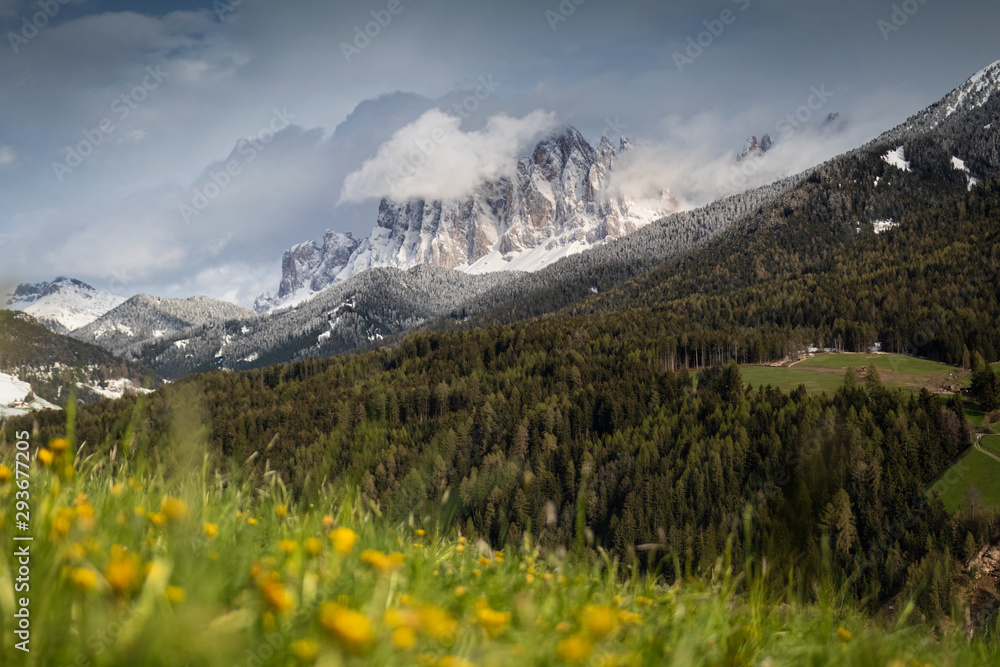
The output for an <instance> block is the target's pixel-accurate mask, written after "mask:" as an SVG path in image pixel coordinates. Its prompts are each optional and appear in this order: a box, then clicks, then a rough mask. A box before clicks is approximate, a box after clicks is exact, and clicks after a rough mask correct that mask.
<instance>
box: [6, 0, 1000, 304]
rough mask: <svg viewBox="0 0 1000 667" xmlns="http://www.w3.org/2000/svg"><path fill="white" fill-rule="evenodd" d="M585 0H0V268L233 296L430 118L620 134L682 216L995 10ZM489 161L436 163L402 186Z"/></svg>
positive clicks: (121, 288)
mask: <svg viewBox="0 0 1000 667" xmlns="http://www.w3.org/2000/svg"><path fill="white" fill-rule="evenodd" d="M579 1H580V0H564V1H563V2H561V3H560V1H559V0H549V1H547V0H539V1H536V2H524V1H514V2H510V1H508V2H502V3H501V2H457V1H451V0H438V1H435V0H399V1H398V4H394V3H392V2H390V0H374V1H371V2H319V1H315V0H314V1H309V0H287V1H285V2H277V1H276V0H270V1H269V0H243V1H242V2H240V1H239V0H218V1H215V0H213V1H202V2H198V1H193V0H192V1H187V2H155V3H154V2H146V3H137V2H127V1H125V0H116V1H106V2H102V1H97V0H94V1H88V0H71V1H69V2H66V4H62V3H60V2H59V0H51V1H49V0H41V2H39V0H30V1H25V0H0V34H2V36H3V39H2V42H0V201H2V202H3V205H2V208H0V255H2V260H0V273H2V275H0V280H3V281H7V282H11V281H12V282H23V281H37V280H45V279H51V278H54V277H55V276H56V275H71V276H73V277H77V278H80V279H82V280H86V281H87V282H90V283H91V284H93V285H94V286H95V287H98V288H101V289H107V290H113V291H116V292H117V293H119V294H122V295H130V294H133V293H136V292H138V291H145V292H152V293H156V294H160V295H163V296H189V295H193V294H208V295H211V296H216V297H222V298H227V299H230V300H234V301H239V302H241V303H249V302H250V301H252V299H253V297H254V296H256V294H257V293H259V292H260V291H263V290H265V289H273V288H274V287H275V286H276V284H277V277H278V272H279V262H280V257H281V253H282V251H283V250H284V249H286V248H287V247H289V246H291V245H293V244H295V243H298V242H301V241H305V240H307V239H316V238H320V237H321V236H322V233H323V231H324V230H325V229H327V228H332V229H336V230H338V231H350V232H353V233H354V234H355V235H357V236H364V235H367V233H368V232H369V231H370V229H371V227H372V225H373V224H374V220H375V214H376V211H377V207H378V197H379V196H382V195H388V194H392V189H391V188H387V189H386V191H384V192H380V191H379V188H378V187H377V186H371V187H365V188H358V187H349V188H347V189H345V187H344V183H345V179H346V180H348V182H349V183H350V182H356V180H355V181H350V179H349V177H350V175H351V174H353V173H356V172H359V171H360V170H361V169H362V167H363V166H364V165H365V164H366V162H367V161H370V160H372V158H375V157H376V156H377V155H380V154H381V155H383V156H385V154H386V151H390V150H391V147H392V146H393V145H398V144H399V142H398V141H397V142H395V144H394V143H392V142H390V139H392V137H393V136H394V135H395V134H396V133H397V132H400V131H404V135H402V136H409V135H406V134H405V131H411V132H412V131H415V129H414V128H419V127H422V126H424V125H427V122H426V121H427V119H428V118H433V117H436V116H428V115H427V114H434V113H436V112H434V110H435V109H439V110H441V112H444V113H445V114H451V115H453V116H457V117H459V118H460V120H461V122H460V123H455V127H453V128H452V127H451V125H450V124H449V128H450V129H449V131H451V132H454V133H456V134H457V133H462V134H463V137H462V139H463V142H465V143H463V145H466V144H468V143H469V142H472V143H475V142H480V143H481V145H482V146H483V147H484V148H485V147H489V148H490V150H491V151H492V154H494V155H496V156H506V155H511V154H516V153H517V152H518V151H521V152H523V151H525V150H527V149H528V148H529V147H530V145H531V143H532V142H533V141H534V140H535V139H537V137H538V136H540V135H541V134H542V133H544V132H546V131H549V130H551V129H552V128H554V127H558V126H559V125H563V124H572V125H574V126H576V127H577V128H578V129H580V130H581V131H582V132H583V133H584V135H585V136H586V137H587V138H588V139H589V140H591V141H593V142H596V141H597V140H598V139H599V138H600V136H601V135H602V134H609V135H612V138H613V139H617V135H618V134H620V133H625V134H627V135H629V136H630V137H631V138H632V139H633V140H635V141H636V142H637V143H638V144H640V145H641V146H643V147H644V148H645V150H646V155H647V156H648V160H647V161H646V162H642V163H640V164H637V165H634V168H633V170H632V171H631V172H630V174H629V177H630V185H633V186H634V187H636V188H640V189H641V188H654V189H655V188H657V187H659V188H666V189H670V190H671V191H674V192H675V194H678V197H679V198H680V199H681V200H682V201H683V202H684V203H685V204H686V205H691V206H693V205H697V204H700V203H704V202H706V201H707V200H710V199H711V198H713V197H715V196H718V195H721V194H725V193H726V191H727V190H726V188H727V187H729V186H727V185H725V184H728V183H730V180H729V179H727V178H724V177H723V176H724V174H723V172H725V171H726V169H728V168H729V166H730V165H731V161H732V154H733V153H734V152H735V151H738V150H739V149H740V147H741V145H742V143H743V140H744V139H745V138H746V137H748V136H750V135H752V134H756V135H760V134H762V133H764V132H770V133H771V134H772V135H775V134H776V130H777V128H778V127H779V126H778V123H779V121H781V119H782V118H784V117H786V116H787V114H789V113H794V112H796V110H798V109H800V108H801V107H802V105H804V104H805V103H806V102H807V101H808V100H809V99H810V96H811V95H813V92H812V91H813V89H814V88H815V89H819V90H824V91H829V96H828V98H827V99H825V101H824V102H823V103H822V104H820V105H818V106H819V109H817V110H816V111H815V112H814V117H811V118H809V119H808V122H806V123H803V127H802V128H801V129H800V131H798V132H796V133H795V135H794V136H789V137H787V138H786V140H785V141H784V142H783V143H784V148H783V149H782V151H779V152H778V153H776V157H775V158H773V160H772V162H771V163H769V164H768V165H767V166H766V168H764V169H762V170H761V172H760V173H759V174H755V176H754V178H755V179H757V180H759V181H764V180H767V179H770V178H773V177H776V176H779V175H782V174H784V173H790V172H792V171H795V170H798V169H801V168H804V167H807V166H810V165H811V164H812V163H815V162H819V161H821V160H823V159H826V158H829V157H832V156H833V155H836V154H837V153H839V152H842V151H844V150H847V149H849V148H851V147H853V146H856V145H858V144H860V143H862V142H863V141H865V140H867V139H869V138H871V137H873V136H875V135H877V134H878V133H879V132H880V131H882V130H885V129H888V128H889V127H891V126H892V125H894V124H896V123H898V122H901V121H902V120H904V119H905V118H906V117H908V116H909V115H910V114H912V113H915V112H916V111H918V110H920V109H921V108H923V107H924V106H926V105H928V104H930V103H932V102H934V101H936V100H937V99H939V98H940V97H942V96H943V95H945V94H946V93H948V92H949V91H950V90H951V89H952V88H954V87H955V86H957V85H959V84H961V83H962V82H963V81H964V80H965V79H966V78H968V77H969V76H971V75H972V74H973V73H975V72H976V71H977V70H979V69H981V68H982V67H985V66H987V65H988V64H990V63H992V62H994V61H996V60H997V59H1000V49H998V48H997V46H996V45H997V41H996V34H997V29H998V28H1000V6H998V5H997V3H985V2H968V1H965V2H963V1H949V2H945V1H944V0H924V2H920V0H907V2H905V3H902V2H898V3H893V2H879V1H875V2H872V1H870V0H869V1H865V2H861V1H858V0H852V1H846V2H838V3H831V2H812V1H810V2H801V1H800V2H792V1H790V0H719V1H717V2H694V1H693V0H688V1H683V2H659V3H653V2H636V1H631V2H629V1H625V2H611V1H610V0H586V1H585V2H582V3H581V4H576V2H579ZM46 12H47V13H46ZM373 12H374V14H373ZM40 13H41V14H40ZM379 20H381V21H382V23H381V24H378V23H372V22H373V21H376V22H377V21H379ZM32 22H34V23H35V24H36V25H31V23H32ZM880 22H881V23H880ZM39 26H40V27H39ZM366 29H367V30H368V32H369V34H370V35H373V36H370V37H368V36H363V37H359V36H358V35H359V33H360V34H363V33H364V31H365V30H366ZM699 40H700V42H701V45H700V46H697V47H695V46H692V42H693V43H697V42H698V41H699ZM345 45H347V46H346V47H345ZM484 82H487V83H484ZM477 94H478V95H479V97H480V99H478V100H475V103H474V104H469V102H468V101H469V100H470V98H475V96H476V95H477ZM824 97H825V98H826V97H827V96H824ZM814 99H815V98H814ZM463 103H464V104H466V105H467V107H466V108H469V107H475V108H474V110H473V111H466V112H465V113H460V112H456V111H455V109H456V105H462V104H463ZM830 112H838V113H840V118H839V120H838V123H837V124H836V126H835V127H827V126H823V123H822V121H823V119H824V118H825V117H826V115H827V114H828V113H830ZM459 113H460V115H459ZM421 123H422V124H421ZM380 148H382V149H383V150H382V153H380ZM80 152H84V153H86V155H79V153H80ZM74 153H76V155H74ZM389 157H390V158H391V156H389ZM375 166H377V165H375ZM369 167H370V168H371V167H372V165H371V164H369ZM484 167H489V165H488V164H487V165H483V164H481V163H477V164H472V165H469V164H464V163H461V162H459V163H456V162H454V161H449V160H445V159H444V158H443V157H442V158H441V159H436V160H432V164H430V165H429V166H428V168H427V170H426V173H424V174H422V175H421V179H423V180H422V181H421V183H419V184H418V185H419V187H418V188H417V190H418V191H420V192H422V193H423V194H426V195H427V196H434V194H435V193H437V192H448V193H449V194H453V189H442V186H443V185H444V184H446V183H448V184H450V185H454V184H453V183H449V180H450V179H449V176H450V175H453V174H454V173H456V170H468V169H472V170H475V169H483V168H484ZM487 172H488V169H485V171H484V173H487ZM476 173H478V172H476ZM751 184H752V183H751ZM206 188H207V189H208V190H207V192H208V194H210V195H213V196H211V197H209V196H207V195H206ZM199 198H200V199H199ZM199 204H206V205H205V206H204V207H200V206H198V205H199ZM185 207H187V208H185ZM192 210H194V211H196V213H194V214H192V213H191V211H192Z"/></svg>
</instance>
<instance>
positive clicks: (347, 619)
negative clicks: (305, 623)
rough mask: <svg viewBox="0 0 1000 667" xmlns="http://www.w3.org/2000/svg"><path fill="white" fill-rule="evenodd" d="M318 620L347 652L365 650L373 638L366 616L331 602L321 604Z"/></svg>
mask: <svg viewBox="0 0 1000 667" xmlns="http://www.w3.org/2000/svg"><path fill="white" fill-rule="evenodd" d="M319 621H320V623H321V624H322V625H323V627H324V628H326V629H327V631H328V632H329V633H330V634H331V635H332V636H333V638H334V639H336V640H337V642H338V643H339V644H340V645H341V646H342V647H343V648H344V649H345V650H346V651H347V652H349V653H355V654H360V653H364V652H366V651H367V650H368V648H369V647H370V646H371V643H372V641H373V640H374V639H375V634H374V633H373V632H372V627H371V623H370V622H369V621H368V618H367V617H366V616H364V615H362V614H360V613H358V612H356V611H354V610H353V609H347V608H346V607H342V606H340V605H339V604H335V603H333V602H327V603H326V604H324V605H323V606H322V608H321V609H320V617H319Z"/></svg>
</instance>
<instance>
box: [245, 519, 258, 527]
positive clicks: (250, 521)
mask: <svg viewBox="0 0 1000 667" xmlns="http://www.w3.org/2000/svg"><path fill="white" fill-rule="evenodd" d="M247 523H248V524H250V525H251V526H256V525H257V519H255V518H253V517H250V518H249V519H247Z"/></svg>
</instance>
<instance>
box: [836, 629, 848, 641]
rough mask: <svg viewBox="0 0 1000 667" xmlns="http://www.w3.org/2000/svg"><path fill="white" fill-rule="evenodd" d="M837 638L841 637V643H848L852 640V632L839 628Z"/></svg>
mask: <svg viewBox="0 0 1000 667" xmlns="http://www.w3.org/2000/svg"><path fill="white" fill-rule="evenodd" d="M837 636H838V637H840V640H841V641H845V642H846V641H847V640H849V639H850V638H851V631H850V630H848V629H847V628H845V627H843V626H841V627H839V628H837Z"/></svg>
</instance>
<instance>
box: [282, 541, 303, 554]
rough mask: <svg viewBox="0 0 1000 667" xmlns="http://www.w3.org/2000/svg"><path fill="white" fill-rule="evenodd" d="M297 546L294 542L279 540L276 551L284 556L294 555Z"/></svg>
mask: <svg viewBox="0 0 1000 667" xmlns="http://www.w3.org/2000/svg"><path fill="white" fill-rule="evenodd" d="M297 546H298V545H297V544H295V540H281V542H278V549H279V550H280V551H281V553H283V554H285V555H286V556H290V555H291V554H293V553H295V548H296V547H297Z"/></svg>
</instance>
